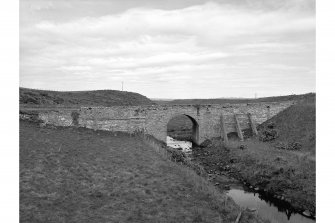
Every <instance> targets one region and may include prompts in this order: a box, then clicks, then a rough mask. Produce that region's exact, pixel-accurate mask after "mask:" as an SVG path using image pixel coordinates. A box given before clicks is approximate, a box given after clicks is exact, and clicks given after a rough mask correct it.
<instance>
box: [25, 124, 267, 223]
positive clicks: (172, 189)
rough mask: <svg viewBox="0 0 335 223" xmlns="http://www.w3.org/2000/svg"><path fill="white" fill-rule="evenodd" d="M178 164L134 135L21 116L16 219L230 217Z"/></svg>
mask: <svg viewBox="0 0 335 223" xmlns="http://www.w3.org/2000/svg"><path fill="white" fill-rule="evenodd" d="M183 168H184V167H182V166H179V165H177V164H175V163H173V162H171V161H168V160H166V159H164V157H162V156H160V155H159V154H158V153H156V152H154V150H153V149H152V148H150V147H149V146H147V145H146V144H144V142H143V141H141V140H140V139H139V138H134V137H129V136H127V135H122V134H117V135H114V133H111V132H103V131H96V132H95V131H93V130H88V129H82V128H78V129H77V128H69V127H67V128H65V127H51V126H46V127H40V126H39V125H38V124H36V123H32V122H28V121H20V222H232V221H234V220H235V218H236V216H237V215H238V213H239V210H238V208H237V206H236V205H235V204H233V202H232V201H231V200H230V199H228V200H226V204H225V205H222V204H219V203H217V202H214V201H213V198H212V197H210V196H209V195H208V193H204V192H203V190H200V191H199V190H198V189H197V187H195V186H196V185H195V184H196V182H195V181H194V179H193V180H192V179H190V176H189V175H187V174H186V173H187V171H184V169H183ZM240 222H263V221H261V220H258V219H256V218H255V217H254V216H253V215H250V214H242V219H241V221H240Z"/></svg>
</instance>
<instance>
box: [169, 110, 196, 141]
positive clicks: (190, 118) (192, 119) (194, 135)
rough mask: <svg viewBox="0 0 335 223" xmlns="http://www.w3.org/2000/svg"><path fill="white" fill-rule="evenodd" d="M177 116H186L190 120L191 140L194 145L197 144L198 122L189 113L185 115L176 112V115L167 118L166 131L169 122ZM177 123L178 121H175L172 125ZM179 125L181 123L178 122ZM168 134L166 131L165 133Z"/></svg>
mask: <svg viewBox="0 0 335 223" xmlns="http://www.w3.org/2000/svg"><path fill="white" fill-rule="evenodd" d="M178 117H187V118H188V119H189V120H190V121H191V122H192V129H191V131H192V133H191V134H192V137H191V141H192V143H193V144H195V145H199V124H198V122H197V121H196V120H195V119H194V118H193V117H192V116H190V115H187V114H178V115H175V116H173V117H172V118H170V119H169V121H168V123H167V126H166V130H167V131H168V125H169V123H170V122H171V121H172V120H174V119H176V118H178ZM176 124H177V125H178V122H175V123H174V125H176ZM179 124H180V125H183V123H179ZM167 135H168V133H167Z"/></svg>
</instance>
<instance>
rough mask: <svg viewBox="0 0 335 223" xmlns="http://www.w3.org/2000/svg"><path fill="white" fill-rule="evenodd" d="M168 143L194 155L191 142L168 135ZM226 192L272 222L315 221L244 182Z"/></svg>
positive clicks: (310, 222) (237, 202) (312, 222)
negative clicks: (247, 186)
mask: <svg viewBox="0 0 335 223" xmlns="http://www.w3.org/2000/svg"><path fill="white" fill-rule="evenodd" d="M167 145H168V146H170V147H172V148H179V149H180V150H181V151H183V152H184V153H185V155H186V156H188V157H190V156H191V155H192V143H191V142H188V141H178V140H175V139H173V138H171V137H169V136H168V137H167ZM225 193H226V194H227V195H228V196H229V197H231V198H232V199H233V200H234V201H235V203H236V204H238V205H239V206H240V207H242V208H248V209H250V210H253V211H255V212H256V213H257V214H258V215H259V216H260V217H261V218H263V219H268V220H270V221H271V222H272V223H315V220H314V219H311V218H308V217H305V216H304V215H302V214H300V213H296V212H294V211H292V210H291V209H290V208H289V207H287V206H285V205H284V204H279V203H278V202H276V203H274V202H273V201H271V200H272V199H271V198H266V197H264V196H262V195H261V194H259V193H257V192H255V191H251V190H249V189H248V188H246V187H244V186H243V184H242V183H241V184H236V185H235V184H234V185H231V186H230V189H229V190H227V191H226V192H225Z"/></svg>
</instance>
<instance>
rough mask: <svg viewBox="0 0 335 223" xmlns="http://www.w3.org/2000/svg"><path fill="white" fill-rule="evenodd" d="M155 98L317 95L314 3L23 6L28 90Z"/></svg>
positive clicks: (73, 1) (227, 0) (72, 1)
mask: <svg viewBox="0 0 335 223" xmlns="http://www.w3.org/2000/svg"><path fill="white" fill-rule="evenodd" d="M122 81H123V82H124V90H126V91H132V92H138V93H141V94H143V95H145V96H147V97H150V98H217V97H254V96H255V94H256V93H257V96H258V97H261V96H271V95H284V94H291V93H296V94H298V93H306V92H312V91H313V92H314V91H315V1H314V0H280V1H279V0H217V1H205V0H169V1H167V0H57V1H56V0H53V1H47V0H20V86H21V87H29V88H37V89H51V90H62V91H63V90H64V91H65V90H96V89H115V90H120V89H121V82H122Z"/></svg>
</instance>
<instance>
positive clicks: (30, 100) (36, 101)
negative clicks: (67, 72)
mask: <svg viewBox="0 0 335 223" xmlns="http://www.w3.org/2000/svg"><path fill="white" fill-rule="evenodd" d="M151 104H154V102H153V101H151V100H150V99H149V98H147V97H145V96H143V95H141V94H138V93H133V92H127V91H116V90H96V91H67V92H66V91H45V90H35V89H29V88H20V107H43V108H45V107H55V106H59V107H80V106H115V105H151Z"/></svg>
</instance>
